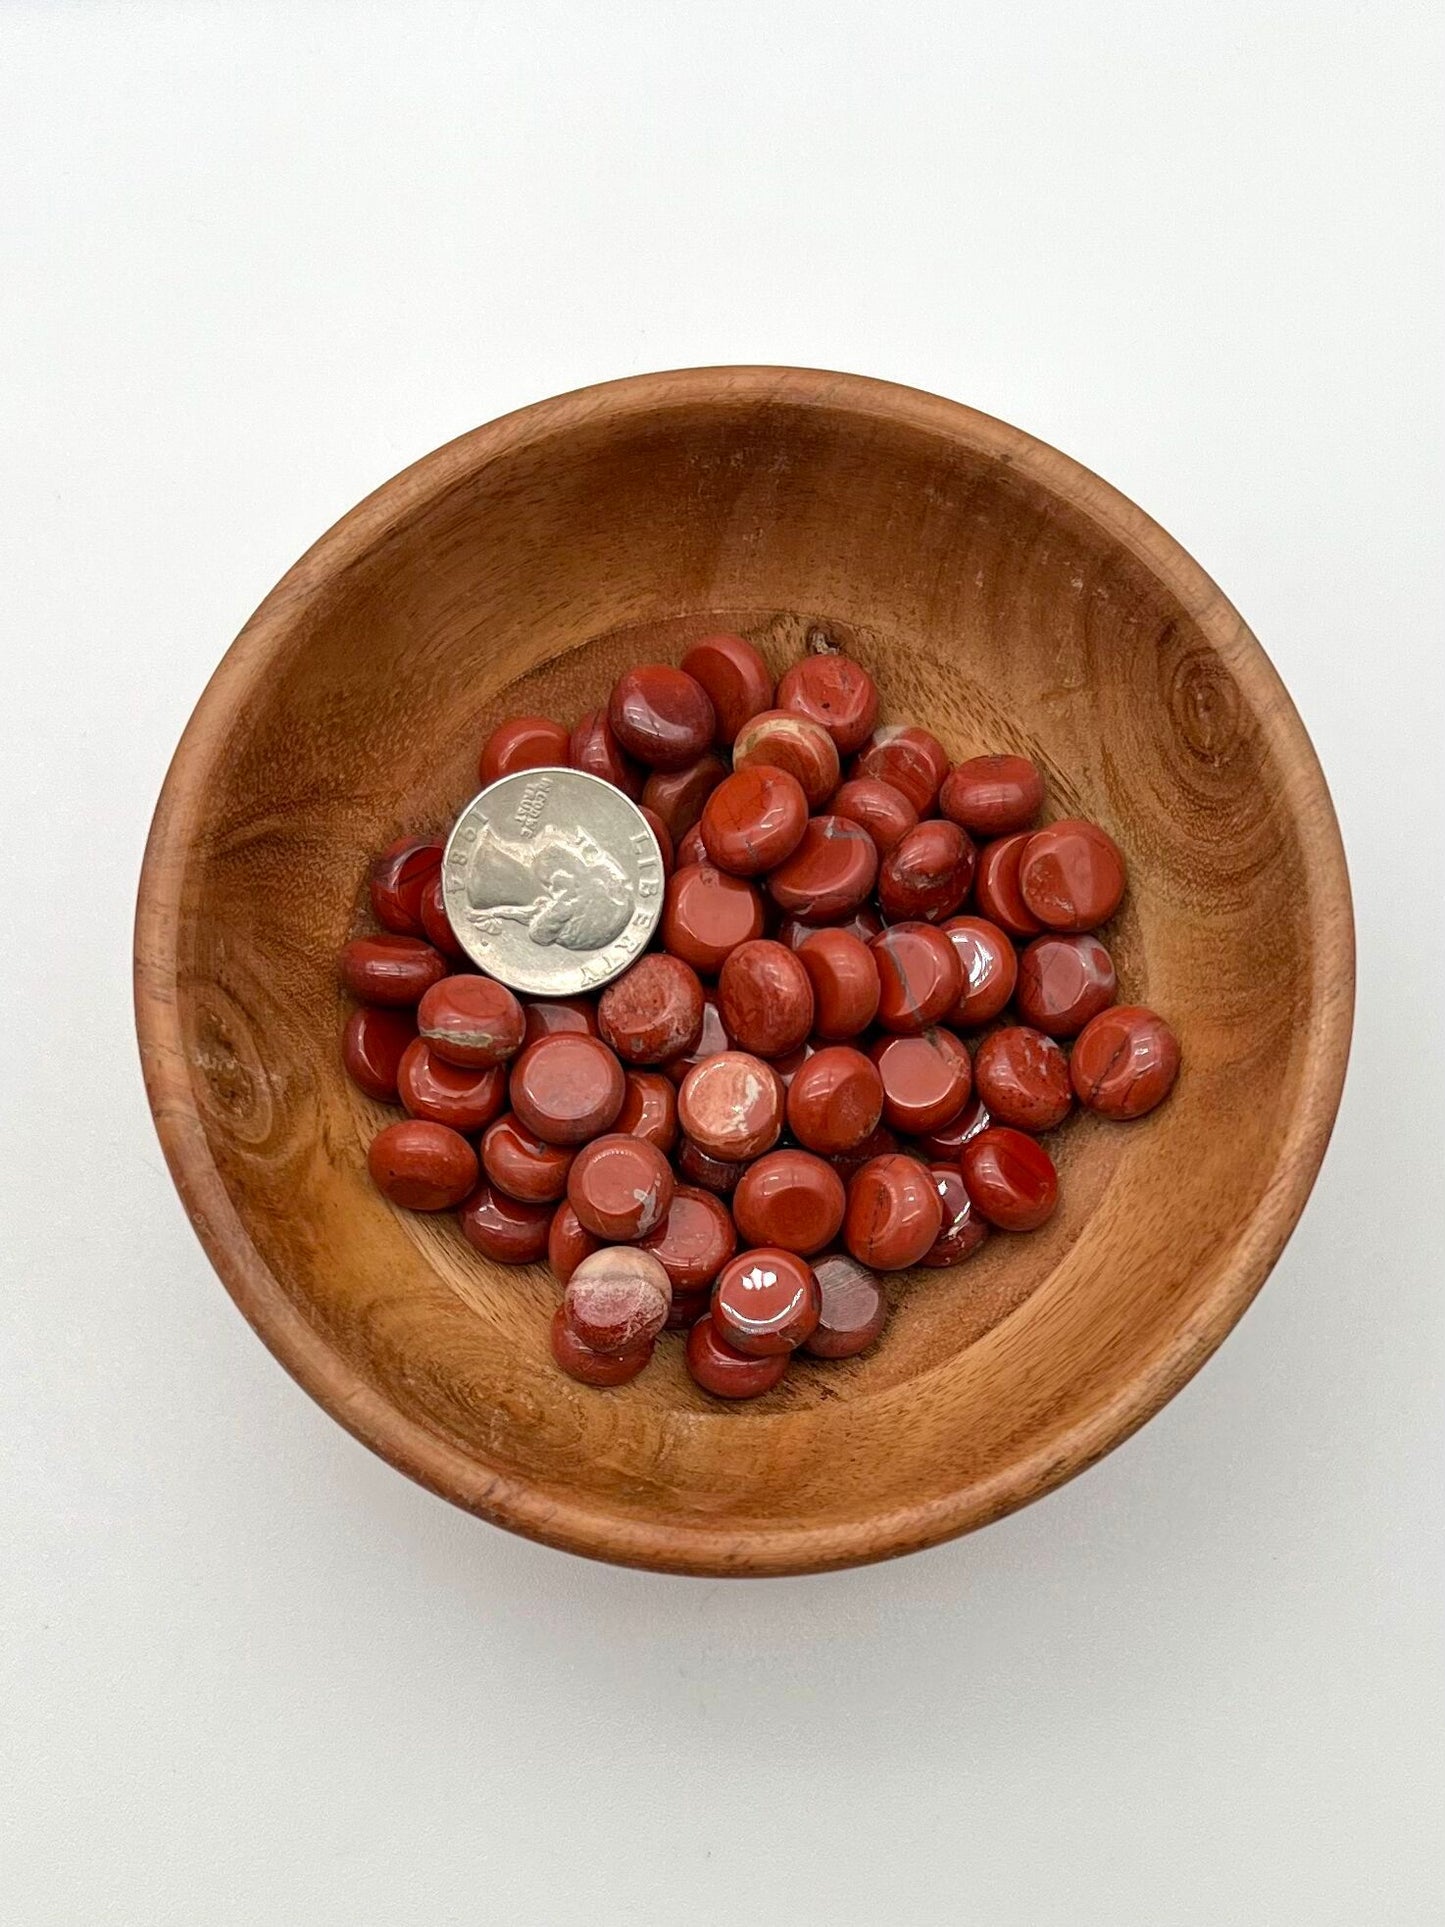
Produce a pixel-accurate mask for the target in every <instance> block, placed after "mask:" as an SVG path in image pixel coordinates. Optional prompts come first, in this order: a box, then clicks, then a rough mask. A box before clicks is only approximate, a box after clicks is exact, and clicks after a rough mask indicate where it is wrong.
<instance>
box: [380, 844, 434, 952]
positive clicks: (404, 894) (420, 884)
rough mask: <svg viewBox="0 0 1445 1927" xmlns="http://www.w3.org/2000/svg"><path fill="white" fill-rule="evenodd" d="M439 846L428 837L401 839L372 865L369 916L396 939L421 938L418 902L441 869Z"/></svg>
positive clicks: (384, 851)
mask: <svg viewBox="0 0 1445 1927" xmlns="http://www.w3.org/2000/svg"><path fill="white" fill-rule="evenodd" d="M441 865H442V845H441V844H440V843H437V842H434V841H433V840H432V839H431V838H429V837H425V838H423V837H414V836H404V837H403V838H402V839H401V841H400V842H399V843H393V844H392V846H391V848H390V849H388V850H383V851H382V853H381V855H380V856H379V857H378V858H377V859H376V861H375V862H374V863H373V864H372V866H371V875H370V877H369V878H368V879H367V887H368V891H369V894H370V897H371V910H372V915H373V916H374V917H375V918H376V920H377V922H378V923H379V924H380V925H381V926H382V928H383V929H384V930H391V931H394V932H395V933H396V934H397V935H398V936H403V937H419V936H421V935H422V930H423V926H422V920H421V899H422V892H423V891H424V890H425V888H426V886H427V884H428V883H430V882H431V880H432V878H433V877H435V876H436V875H437V874H438V873H439V871H440V870H441Z"/></svg>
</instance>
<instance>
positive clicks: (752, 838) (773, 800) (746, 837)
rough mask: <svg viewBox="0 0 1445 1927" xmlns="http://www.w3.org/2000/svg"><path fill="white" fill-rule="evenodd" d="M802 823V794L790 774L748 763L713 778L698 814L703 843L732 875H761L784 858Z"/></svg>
mask: <svg viewBox="0 0 1445 1927" xmlns="http://www.w3.org/2000/svg"><path fill="white" fill-rule="evenodd" d="M807 826H808V799H807V797H806V796H804V794H803V790H802V785H801V784H800V783H799V782H798V779H797V777H796V776H790V775H789V774H788V772H787V771H786V770H785V769H774V768H772V767H771V765H770V764H767V763H754V764H752V765H750V766H749V767H748V768H747V769H740V770H737V771H735V772H734V774H733V775H731V776H729V777H728V778H727V780H726V782H723V783H719V784H718V786H717V788H716V789H715V790H714V791H713V793H712V795H711V796H709V798H708V799H707V803H706V805H705V806H704V809H703V812H702V819H701V831H702V842H703V848H704V849H705V850H706V851H707V854H708V857H709V859H710V860H711V861H712V862H713V863H715V864H716V865H717V867H718V868H719V869H720V870H726V871H728V873H729V874H730V875H732V876H739V877H755V876H762V875H763V873H764V872H765V871H767V870H773V869H776V868H777V866H778V865H779V864H780V863H781V862H783V861H784V859H785V858H787V857H790V856H791V855H792V854H793V852H794V850H796V849H797V847H798V845H799V843H800V842H801V841H802V839H803V832H804V830H805V829H806V828H807Z"/></svg>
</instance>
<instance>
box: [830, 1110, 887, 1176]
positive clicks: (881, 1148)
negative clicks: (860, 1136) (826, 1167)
mask: <svg viewBox="0 0 1445 1927" xmlns="http://www.w3.org/2000/svg"><path fill="white" fill-rule="evenodd" d="M901 1149H902V1146H901V1145H900V1144H899V1142H898V1138H897V1135H896V1133H895V1132H893V1131H892V1130H890V1128H889V1127H888V1125H886V1124H880V1125H879V1126H878V1128H877V1129H876V1130H874V1131H870V1132H869V1133H868V1135H867V1137H865V1138H864V1140H863V1142H862V1143H861V1144H859V1145H856V1146H855V1147H854V1149H853V1150H851V1151H835V1152H834V1153H833V1155H832V1156H831V1157H830V1158H829V1159H828V1162H829V1163H830V1164H831V1165H832V1167H833V1169H834V1170H835V1171H836V1172H837V1173H838V1176H839V1177H840V1178H841V1179H842V1180H843V1182H844V1184H851V1183H852V1181H853V1177H854V1175H855V1173H857V1172H859V1171H861V1170H862V1169H863V1166H864V1165H865V1164H868V1163H871V1161H872V1160H873V1159H874V1158H889V1157H892V1156H893V1153H894V1152H895V1151H898V1150H901Z"/></svg>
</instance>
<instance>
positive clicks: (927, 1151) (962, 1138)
mask: <svg viewBox="0 0 1445 1927" xmlns="http://www.w3.org/2000/svg"><path fill="white" fill-rule="evenodd" d="M992 1123H993V1119H992V1118H991V1117H990V1116H989V1114H988V1106H987V1105H986V1104H985V1103H984V1102H983V1100H982V1098H980V1097H979V1095H978V1093H977V1092H975V1093H974V1095H973V1096H972V1097H971V1098H969V1100H968V1102H967V1103H966V1104H965V1105H964V1107H963V1109H962V1110H961V1111H960V1112H959V1113H958V1115H957V1117H954V1118H952V1119H950V1120H949V1122H948V1123H947V1124H939V1125H936V1126H935V1127H934V1129H932V1130H931V1131H920V1132H919V1133H918V1134H917V1136H916V1137H915V1138H914V1140H913V1145H914V1149H915V1150H917V1151H919V1152H921V1153H922V1155H923V1156H924V1157H926V1158H927V1159H928V1162H929V1163H930V1164H957V1163H958V1161H959V1159H960V1158H961V1157H962V1156H963V1147H964V1145H965V1144H967V1143H968V1142H969V1141H970V1139H972V1138H976V1137H977V1136H978V1134H979V1132H980V1131H986V1130H987V1129H988V1128H989V1126H990V1125H991V1124H992Z"/></svg>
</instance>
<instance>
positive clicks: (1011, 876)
mask: <svg viewBox="0 0 1445 1927" xmlns="http://www.w3.org/2000/svg"><path fill="white" fill-rule="evenodd" d="M1030 834H1031V832H1029V831H1028V830H1024V831H1023V832H1022V833H1021V834H1019V835H1017V836H1001V837H999V838H997V839H996V840H995V841H994V842H992V843H985V844H984V846H983V848H982V849H981V850H980V851H979V853H978V868H977V869H976V870H975V871H974V873H973V901H974V904H975V906H976V907H977V909H978V914H979V915H980V916H981V917H986V918H987V919H988V921H989V922H990V923H996V924H997V925H998V927H999V929H1000V930H1006V931H1007V932H1008V934H1009V935H1010V936H1011V937H1036V936H1037V935H1038V934H1039V932H1040V931H1041V930H1042V929H1043V927H1044V926H1043V925H1042V924H1041V923H1040V922H1039V920H1038V918H1037V917H1036V916H1035V915H1034V913H1033V911H1032V910H1030V908H1029V906H1028V905H1027V904H1026V903H1025V902H1024V900H1023V895H1022V893H1021V891H1020V890H1019V860H1020V858H1021V857H1022V856H1023V853H1024V845H1025V844H1026V843H1027V842H1028V840H1029V836H1030Z"/></svg>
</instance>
